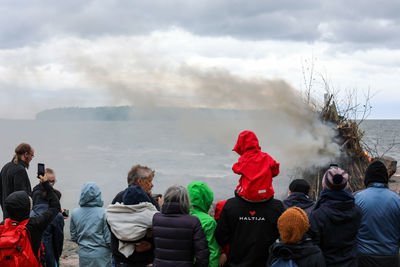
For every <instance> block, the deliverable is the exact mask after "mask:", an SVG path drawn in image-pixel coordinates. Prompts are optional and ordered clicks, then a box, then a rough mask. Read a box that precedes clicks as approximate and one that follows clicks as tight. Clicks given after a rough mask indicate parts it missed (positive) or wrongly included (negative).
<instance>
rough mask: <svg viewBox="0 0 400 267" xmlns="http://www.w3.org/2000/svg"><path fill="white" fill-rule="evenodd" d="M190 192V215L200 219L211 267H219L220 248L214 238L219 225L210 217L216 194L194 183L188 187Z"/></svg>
mask: <svg viewBox="0 0 400 267" xmlns="http://www.w3.org/2000/svg"><path fill="white" fill-rule="evenodd" d="M188 192H189V196H190V201H191V202H192V208H191V210H190V214H191V215H194V216H196V217H197V218H199V220H200V222H201V226H202V227H203V231H204V234H205V235H206V238H207V241H208V248H209V250H210V261H209V265H208V266H210V267H218V266H219V257H220V248H219V246H218V244H217V241H216V240H215V237H214V231H215V228H216V227H217V223H216V222H215V220H214V218H213V217H211V216H210V215H208V210H209V209H210V206H211V204H212V202H213V199H214V193H213V192H212V191H211V189H210V188H209V187H208V185H207V184H206V183H204V182H199V181H194V182H192V183H190V184H189V185H188Z"/></svg>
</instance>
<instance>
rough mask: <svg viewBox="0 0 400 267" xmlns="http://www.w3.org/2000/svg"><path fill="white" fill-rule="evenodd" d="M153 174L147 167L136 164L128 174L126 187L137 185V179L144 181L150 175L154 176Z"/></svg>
mask: <svg viewBox="0 0 400 267" xmlns="http://www.w3.org/2000/svg"><path fill="white" fill-rule="evenodd" d="M154 173H155V171H153V170H152V169H150V168H149V167H147V166H142V165H140V164H137V165H135V166H133V167H132V168H131V170H130V171H129V172H128V178H127V180H128V185H137V181H138V180H139V179H141V180H146V179H147V178H149V177H150V175H152V176H154Z"/></svg>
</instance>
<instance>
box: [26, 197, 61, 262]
mask: <svg viewBox="0 0 400 267" xmlns="http://www.w3.org/2000/svg"><path fill="white" fill-rule="evenodd" d="M48 207H49V204H47V203H39V204H34V205H33V209H32V212H31V215H30V216H31V217H34V216H38V215H40V214H42V213H44V212H45V211H46V210H47V209H48ZM42 242H43V247H44V252H45V258H46V267H53V266H56V262H57V264H58V263H59V259H60V256H61V254H62V249H63V244H64V217H63V216H62V214H61V213H60V212H59V213H58V214H57V216H56V217H55V218H54V219H53V220H52V221H51V223H50V225H49V226H47V228H46V230H45V231H44V232H43V235H42Z"/></svg>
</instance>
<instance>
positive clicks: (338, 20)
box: [0, 0, 400, 48]
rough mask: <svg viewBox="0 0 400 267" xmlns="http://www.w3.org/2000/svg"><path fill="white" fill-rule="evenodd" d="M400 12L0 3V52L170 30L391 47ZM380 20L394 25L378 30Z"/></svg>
mask: <svg viewBox="0 0 400 267" xmlns="http://www.w3.org/2000/svg"><path fill="white" fill-rule="evenodd" d="M399 9H400V3H399V2H398V1H394V0H390V1H389V0H384V1H379V2H378V1H350V2H349V1H343V0H342V1H322V0H320V1H318V0H307V1H294V0H284V1H263V0H254V1H239V0H235V1H232V0H223V1H187V0H185V1H184V0H172V1H156V0H149V1H124V2H122V1H117V0H105V1H78V0H71V1H58V2H54V1H50V0H42V1H34V2H31V1H22V0H19V1H18V0H17V1H2V3H1V4H0V11H1V14H2V16H1V18H0V25H1V26H0V47H3V48H7V47H15V46H23V45H26V44H31V43H35V42H40V41H42V40H43V39H47V38H51V37H55V36H58V35H63V36H64V35H73V36H80V37H84V38H92V37H96V36H99V35H136V34H147V33H149V32H151V31H154V30H166V29H169V28H171V27H179V28H183V29H185V30H187V31H189V32H192V33H194V34H198V35H206V36H232V37H234V38H240V39H249V40H260V39H279V40H295V41H299V40H300V41H309V42H313V41H318V40H323V41H328V42H333V43H336V42H345V43H346V42H348V43H356V44H360V46H362V45H367V46H370V45H374V44H377V43H378V44H379V45H380V46H383V47H385V46H387V47H392V46H394V45H398V44H399V40H400V39H399V38H400V37H399V35H398V34H396V32H398V31H396V30H397V29H398V28H399V26H398V25H399V20H398V15H397V13H396V11H397V10H399ZM378 20H386V21H390V22H391V23H389V24H388V25H377V21H378ZM321 25H328V27H321ZM326 30H330V31H331V32H329V33H331V34H327V32H325V31H326ZM327 36H328V37H330V38H327Z"/></svg>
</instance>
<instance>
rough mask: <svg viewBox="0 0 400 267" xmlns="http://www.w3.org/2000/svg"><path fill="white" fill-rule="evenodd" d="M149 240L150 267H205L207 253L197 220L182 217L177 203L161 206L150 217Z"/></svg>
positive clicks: (189, 216)
mask: <svg viewBox="0 0 400 267" xmlns="http://www.w3.org/2000/svg"><path fill="white" fill-rule="evenodd" d="M153 238H154V246H155V250H154V256H155V257H154V262H153V267H160V266H161V267H170V266H171V267H176V266H179V267H186V266H187V267H192V266H196V267H202V266H204V267H207V266H208V259H209V256H210V252H209V251H208V243H207V239H206V236H205V235H204V232H203V229H202V228H201V224H200V221H199V219H198V218H197V217H195V216H192V215H189V214H182V212H181V211H180V208H179V204H178V203H174V202H172V203H169V205H168V203H167V204H164V205H163V206H162V209H161V213H156V214H155V215H154V217H153ZM195 258H196V261H195V263H194V259H195Z"/></svg>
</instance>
